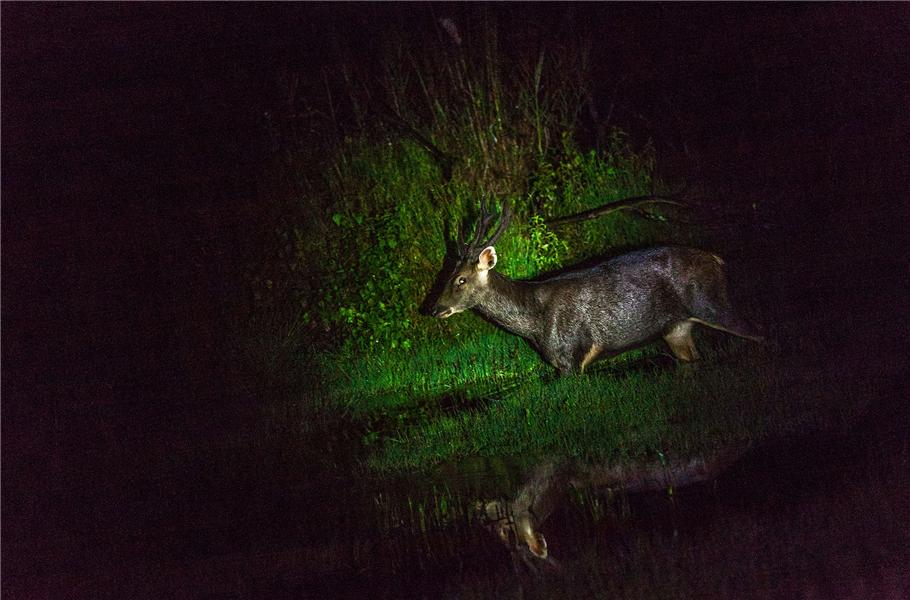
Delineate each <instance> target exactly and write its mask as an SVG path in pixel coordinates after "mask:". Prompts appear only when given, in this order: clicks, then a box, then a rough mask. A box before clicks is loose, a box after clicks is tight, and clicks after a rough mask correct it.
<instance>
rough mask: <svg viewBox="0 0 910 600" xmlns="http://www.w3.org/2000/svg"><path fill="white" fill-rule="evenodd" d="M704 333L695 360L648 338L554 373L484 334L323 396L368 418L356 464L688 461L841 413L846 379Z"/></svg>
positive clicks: (391, 467)
mask: <svg viewBox="0 0 910 600" xmlns="http://www.w3.org/2000/svg"><path fill="white" fill-rule="evenodd" d="M705 337H706V338H710V339H708V340H706V341H708V342H709V343H708V344H707V345H706V346H705V347H704V349H705V350H706V352H705V354H706V357H705V360H703V361H702V362H701V363H700V364H698V365H697V366H695V367H693V366H691V365H680V364H678V363H675V362H674V361H673V360H672V359H670V358H668V357H666V356H665V355H663V354H661V352H660V347H659V346H654V347H649V348H646V349H644V350H640V351H637V352H632V353H628V354H626V355H623V356H621V357H619V358H618V359H614V360H613V361H609V362H605V363H600V365H599V367H598V368H595V369H594V370H593V372H591V373H589V374H587V375H583V376H575V377H567V378H556V377H554V376H553V374H552V370H551V369H549V368H548V367H546V366H545V365H544V364H543V363H542V361H541V360H540V358H539V357H538V356H537V355H536V354H535V353H534V352H533V351H532V350H531V349H530V348H528V347H527V345H526V344H525V343H524V342H522V341H521V340H519V339H518V338H515V337H514V336H510V335H508V334H505V333H503V332H500V331H498V330H493V329H490V330H488V331H487V332H485V333H484V334H482V335H478V336H477V337H476V338H473V339H470V340H466V341H465V342H464V343H462V344H452V343H443V342H439V343H437V344H430V345H427V346H426V347H425V348H422V349H419V350H415V351H413V352H410V353H397V354H388V355H386V356H383V357H371V358H369V359H363V360H361V361H358V362H354V363H351V364H350V365H349V368H347V369H345V376H344V377H338V378H336V379H335V380H334V385H335V386H336V387H335V392H334V393H333V394H331V396H330V401H331V402H332V403H334V404H335V406H339V407H343V408H344V409H345V412H346V413H347V414H348V415H349V416H351V418H353V419H354V420H355V421H358V422H361V423H364V424H366V426H365V429H366V434H365V436H364V439H363V442H364V443H365V444H366V446H367V448H368V450H369V452H368V453H367V458H366V460H365V465H366V466H367V467H368V468H369V469H370V470H375V471H379V472H405V471H407V472H414V471H427V470H432V469H434V468H435V467H436V466H438V465H440V464H441V463H447V462H452V461H456V462H457V461H459V460H461V459H467V458H470V457H476V456H482V457H506V456H508V457H514V458H518V459H519V460H523V461H527V462H529V463H533V462H534V461H536V460H538V459H540V458H543V457H547V456H553V455H562V456H566V455H568V456H575V457H579V458H583V459H589V460H594V461H610V462H614V461H628V460H634V459H640V458H646V459H659V458H660V457H661V456H664V457H682V456H696V455H703V454H705V453H707V452H710V451H712V450H715V449H719V448H723V447H729V446H731V445H745V444H750V443H753V442H754V441H756V440H760V439H763V438H765V437H768V436H778V435H783V434H786V433H788V432H790V431H797V430H801V429H813V428H816V427H821V426H823V425H824V424H830V423H831V422H832V421H837V420H839V419H840V420H845V421H846V420H848V419H849V418H850V417H849V416H843V415H839V414H837V412H836V411H837V410H839V409H836V408H834V407H836V406H844V403H842V402H841V403H837V402H832V401H831V400H832V398H833V397H835V396H842V395H843V394H848V393H850V392H849V388H850V385H849V382H848V381H841V380H837V381H835V380H832V379H831V376H830V374H824V371H823V370H822V369H821V368H820V367H818V366H813V365H811V364H806V363H805V361H803V362H802V363H800V364H797V361H798V360H799V359H798V357H796V358H794V357H790V358H789V359H785V358H782V357H781V356H780V354H781V353H780V348H779V347H777V345H776V344H774V343H767V344H765V345H762V346H756V345H753V344H751V343H750V342H746V341H742V340H738V339H733V338H725V337H721V336H720V335H715V334H713V333H711V334H707V335H706V336H705ZM804 356H811V354H806V355H804ZM845 377H846V376H845Z"/></svg>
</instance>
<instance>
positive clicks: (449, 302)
mask: <svg viewBox="0 0 910 600" xmlns="http://www.w3.org/2000/svg"><path fill="white" fill-rule="evenodd" d="M510 216H511V214H510V212H509V207H508V205H507V204H503V207H502V212H501V213H500V214H499V215H498V217H499V226H498V227H497V228H496V231H495V233H493V235H492V236H490V237H489V238H487V236H488V235H489V233H490V230H491V229H492V226H493V224H494V223H495V222H496V220H497V215H496V214H495V213H493V212H491V211H489V210H488V207H487V204H486V202H485V201H484V202H481V205H480V219H479V220H478V222H477V225H476V226H475V228H474V235H473V237H472V238H471V241H470V242H467V243H465V241H464V239H465V235H464V230H462V231H461V232H459V235H458V255H457V257H456V260H455V267H454V268H453V269H452V271H451V272H450V273H449V274H448V275H447V278H446V279H445V280H444V281H443V282H442V290H441V292H440V294H439V297H438V298H437V300H436V304H435V305H434V306H433V308H432V310H431V311H430V313H431V315H432V316H434V317H438V318H440V319H445V318H446V317H451V316H452V315H454V314H455V313H459V312H462V311H464V310H468V309H469V308H472V307H474V306H476V305H477V304H478V303H479V302H480V299H481V298H482V297H483V294H484V292H485V291H486V288H487V284H488V277H489V272H490V269H492V268H493V267H495V266H496V248H495V247H494V246H493V244H495V243H496V241H497V240H498V239H499V237H500V236H501V235H502V233H503V232H504V231H505V230H506V227H508V225H509V218H510ZM484 238H487V239H486V241H483V240H484Z"/></svg>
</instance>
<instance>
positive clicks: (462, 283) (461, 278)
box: [455, 277, 468, 285]
mask: <svg viewBox="0 0 910 600" xmlns="http://www.w3.org/2000/svg"><path fill="white" fill-rule="evenodd" d="M467 282H468V280H467V279H465V278H464V277H459V278H458V280H457V281H456V282H455V285H464V284H466V283H467Z"/></svg>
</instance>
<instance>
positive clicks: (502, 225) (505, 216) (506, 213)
mask: <svg viewBox="0 0 910 600" xmlns="http://www.w3.org/2000/svg"><path fill="white" fill-rule="evenodd" d="M497 216H498V217H499V227H497V228H496V232H495V233H494V234H493V235H492V236H491V237H490V238H489V239H488V240H487V241H486V242H482V240H483V238H484V237H486V236H487V234H489V232H490V227H491V225H492V224H493V222H494V221H495V220H496V218H497ZM511 216H512V213H511V211H510V210H509V204H508V202H503V204H502V211H501V212H500V213H499V214H498V215H497V214H496V213H493V212H491V211H490V210H489V209H488V207H487V201H486V200H481V201H480V219H479V220H478V221H477V225H476V226H475V228H474V236H473V238H472V239H471V242H470V243H468V244H465V243H464V237H465V236H464V231H462V232H461V233H460V234H459V236H458V243H459V245H460V246H462V247H463V251H462V256H463V257H468V256H472V255H474V254H477V253H478V252H480V251H481V250H483V249H484V248H486V247H487V246H492V245H493V244H495V243H496V241H497V240H498V239H499V237H500V236H501V235H502V234H503V232H504V231H505V230H506V228H507V227H508V226H509V220H510V218H511Z"/></svg>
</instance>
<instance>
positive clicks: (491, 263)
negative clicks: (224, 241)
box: [477, 246, 496, 271]
mask: <svg viewBox="0 0 910 600" xmlns="http://www.w3.org/2000/svg"><path fill="white" fill-rule="evenodd" d="M495 266H496V248H494V247H493V246H487V247H486V248H484V249H483V250H482V251H481V253H480V256H479V257H478V258H477V270H478V271H489V270H490V269H492V268H493V267H495Z"/></svg>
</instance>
